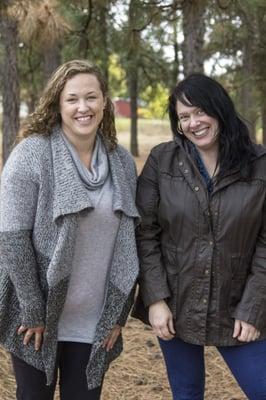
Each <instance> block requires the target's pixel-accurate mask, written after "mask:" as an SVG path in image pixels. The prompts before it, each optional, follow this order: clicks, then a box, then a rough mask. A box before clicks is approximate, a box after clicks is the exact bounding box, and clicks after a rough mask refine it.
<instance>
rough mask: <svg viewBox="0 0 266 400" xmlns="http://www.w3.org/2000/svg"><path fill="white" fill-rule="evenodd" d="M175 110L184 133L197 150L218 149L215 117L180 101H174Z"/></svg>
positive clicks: (217, 127) (217, 128)
mask: <svg viewBox="0 0 266 400" xmlns="http://www.w3.org/2000/svg"><path fill="white" fill-rule="evenodd" d="M176 111H177V115H178V119H179V121H180V125H181V128H182V131H183V133H184V135H185V136H186V137H187V138H188V139H189V140H190V141H191V142H192V143H193V144H194V145H195V146H197V148H198V150H201V151H209V150H218V130H219V124H218V121H217V119H215V118H213V117H211V116H209V115H207V114H206V113H205V112H204V111H203V110H202V109H200V108H199V107H194V106H187V105H185V104H183V103H181V102H180V101H177V103H176Z"/></svg>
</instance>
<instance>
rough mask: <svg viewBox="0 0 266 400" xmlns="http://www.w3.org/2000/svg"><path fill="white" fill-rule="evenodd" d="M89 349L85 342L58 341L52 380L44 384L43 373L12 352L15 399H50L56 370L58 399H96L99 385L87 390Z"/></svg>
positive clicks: (52, 395) (54, 385)
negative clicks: (50, 382)
mask: <svg viewBox="0 0 266 400" xmlns="http://www.w3.org/2000/svg"><path fill="white" fill-rule="evenodd" d="M90 352H91V345H90V344H87V343H74V342H59V343H58V352H57V366H58V368H56V371H55V376H54V379H53V383H52V385H50V386H47V385H46V376H45V373H44V372H42V371H39V370H38V369H36V368H34V367H32V366H31V365H29V364H27V363H25V362H24V361H22V360H21V359H19V358H17V357H15V356H14V355H13V354H12V355H11V360H12V364H13V369H14V373H15V378H16V382H17V392H16V393H17V400H53V398H54V392H55V387H56V382H57V371H58V370H59V390H60V399H61V400H73V399H75V400H99V399H100V396H101V390H102V385H101V386H100V387H98V388H96V389H93V390H88V386H87V378H86V366H87V364H88V360H89V356H90Z"/></svg>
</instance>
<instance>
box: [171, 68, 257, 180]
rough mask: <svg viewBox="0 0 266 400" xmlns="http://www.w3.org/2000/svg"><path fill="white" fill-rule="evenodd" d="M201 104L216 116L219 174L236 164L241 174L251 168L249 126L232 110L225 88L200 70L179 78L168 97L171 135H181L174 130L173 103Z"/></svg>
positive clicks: (177, 120)
mask: <svg viewBox="0 0 266 400" xmlns="http://www.w3.org/2000/svg"><path fill="white" fill-rule="evenodd" d="M178 100H179V101H180V102H181V103H183V104H184V105H186V106H195V107H199V108H201V109H202V110H203V111H204V112H206V114H208V115H209V116H211V117H213V118H215V119H217V121H218V124H219V135H218V141H219V156H218V162H219V174H218V176H219V177H222V176H224V175H225V174H226V172H227V171H229V170H231V169H234V168H236V167H239V168H240V170H241V173H242V175H243V176H248V175H249V174H250V171H251V159H252V158H253V156H254V147H253V144H252V142H251V139H250V136H249V130H248V127H247V125H246V124H245V123H244V121H243V120H242V119H241V118H240V117H239V115H238V114H237V112H236V110H235V106H234V103H233V101H232V100H231V98H230V96H229V94H228V93H227V91H226V90H225V89H224V88H223V86H222V85H220V83H218V82H217V81H216V80H214V79H212V78H209V77H208V76H206V75H203V74H199V73H197V74H191V75H189V76H188V77H187V78H185V79H184V80H183V81H181V82H179V83H178V84H177V86H176V87H175V88H174V90H173V91H172V93H171V95H170V97H169V104H168V112H169V118H170V123H171V129H172V132H173V134H174V136H181V137H182V138H183V137H184V136H183V135H181V134H180V133H179V132H178V129H177V126H178V122H179V119H178V115H177V110H176V103H177V101H178Z"/></svg>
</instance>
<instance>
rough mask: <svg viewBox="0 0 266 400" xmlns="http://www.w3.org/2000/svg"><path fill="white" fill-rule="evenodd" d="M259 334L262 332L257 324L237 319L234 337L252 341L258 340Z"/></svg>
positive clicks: (241, 340) (242, 340) (243, 340)
mask: <svg viewBox="0 0 266 400" xmlns="http://www.w3.org/2000/svg"><path fill="white" fill-rule="evenodd" d="M259 336H260V332H259V331H258V329H256V328H255V326H253V325H251V324H248V323H247V322H245V321H240V320H239V319H236V320H235V327H234V333H233V338H237V340H239V341H240V342H251V341H254V340H257V339H258V338H259Z"/></svg>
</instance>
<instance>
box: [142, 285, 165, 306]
mask: <svg viewBox="0 0 266 400" xmlns="http://www.w3.org/2000/svg"><path fill="white" fill-rule="evenodd" d="M170 295H171V293H170V290H169V289H168V288H167V287H165V288H161V290H160V291H157V292H152V291H151V290H149V291H145V289H144V288H142V289H141V297H142V300H143V304H144V306H145V307H149V306H150V305H151V304H153V303H156V301H160V300H165V299H167V298H168V297H170Z"/></svg>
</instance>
